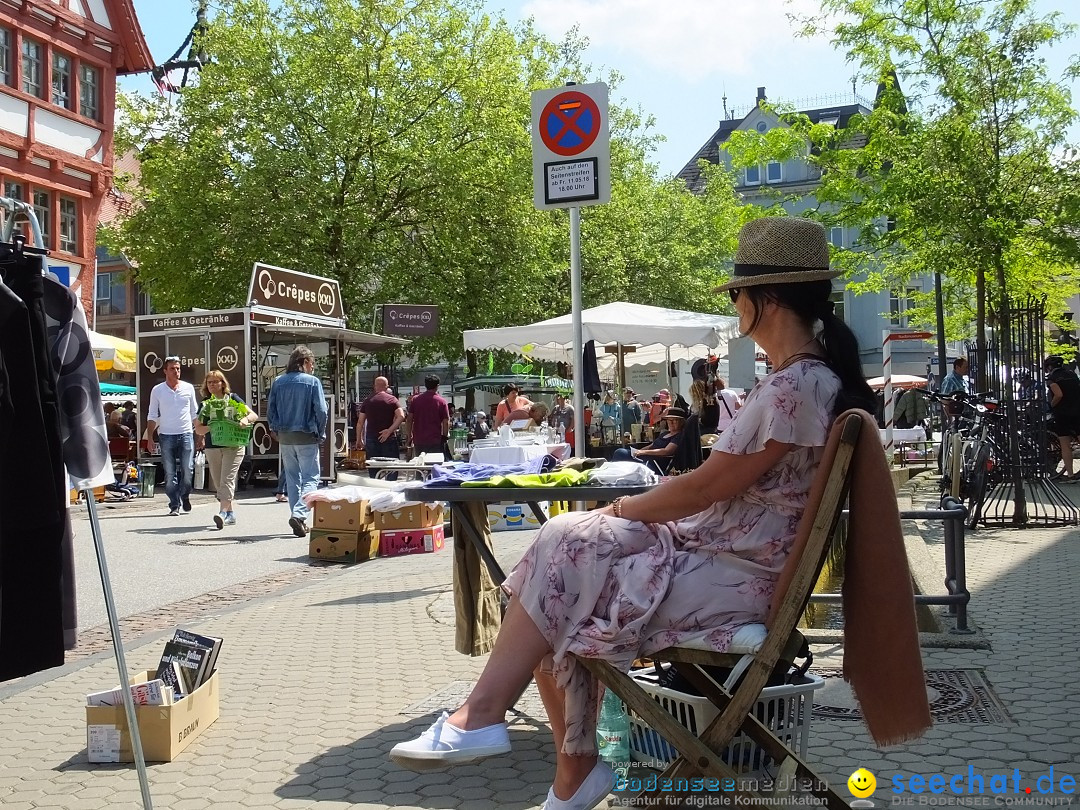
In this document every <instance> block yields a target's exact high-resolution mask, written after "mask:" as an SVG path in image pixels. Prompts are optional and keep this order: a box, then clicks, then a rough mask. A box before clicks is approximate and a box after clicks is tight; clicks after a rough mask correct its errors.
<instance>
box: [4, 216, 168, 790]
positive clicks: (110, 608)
mask: <svg viewBox="0 0 1080 810" xmlns="http://www.w3.org/2000/svg"><path fill="white" fill-rule="evenodd" d="M0 210H3V211H5V212H7V214H8V216H6V217H5V218H4V221H3V225H2V229H0V238H2V239H3V242H4V243H5V244H6V246H8V247H11V248H12V249H13V250H14V251H15V253H16V254H17V255H18V254H23V253H27V254H36V255H41V256H45V255H48V251H47V250H46V249H45V243H44V241H43V240H42V238H41V225H40V223H39V222H38V219H37V215H36V214H35V213H34V209H33V207H32V206H30V205H28V204H27V203H25V202H23V201H21V200H15V199H12V198H10V197H3V196H0ZM16 214H23V215H24V216H26V218H27V220H28V222H29V223H30V231H31V234H32V236H33V240H34V241H33V245H27V244H26V238H25V236H23V234H21V233H14V234H13V230H14V226H15V215H16ZM82 496H83V497H84V498H85V499H86V507H87V511H88V513H89V516H90V534H91V535H92V536H93V538H94V550H95V552H96V554H97V562H98V572H99V573H100V575H101V589H102V592H103V593H104V595H105V611H106V613H107V614H108V617H109V632H110V634H111V636H112V642H113V652H114V653H115V656H116V667H117V670H118V672H119V675H120V691H121V695H122V698H123V703H124V713H125V715H126V716H127V723H128V730H129V733H130V736H131V750H132V753H133V755H134V757H135V769H136V771H137V772H138V777H139V790H140V792H141V793H142V801H143V808H144V810H153V806H154V805H153V799H152V798H151V796H150V781H149V779H148V778H147V773H146V758H145V756H144V755H143V748H142V738H141V737H140V735H139V721H138V717H137V716H136V714H135V701H134V700H133V699H132V697H131V682H130V679H129V678H128V669H127V662H126V660H125V658H124V646H123V644H122V643H121V641H120V622H119V621H118V619H117V616H116V602H115V601H114V599H113V592H112V584H111V581H110V580H109V567H108V564H107V563H106V561H105V546H104V544H103V543H102V537H101V524H100V523H99V522H98V515H97V504H96V503H95V501H94V492H93V490H92V489H84V490H82Z"/></svg>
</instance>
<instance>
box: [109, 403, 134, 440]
mask: <svg viewBox="0 0 1080 810" xmlns="http://www.w3.org/2000/svg"><path fill="white" fill-rule="evenodd" d="M123 418H124V413H123V411H120V410H116V409H114V410H113V412H112V413H110V414H109V418H108V419H107V420H106V421H105V431H106V433H107V435H108V437H109V438H110V439H130V438H131V428H129V427H128V426H127V425H125V424H124V423H123Z"/></svg>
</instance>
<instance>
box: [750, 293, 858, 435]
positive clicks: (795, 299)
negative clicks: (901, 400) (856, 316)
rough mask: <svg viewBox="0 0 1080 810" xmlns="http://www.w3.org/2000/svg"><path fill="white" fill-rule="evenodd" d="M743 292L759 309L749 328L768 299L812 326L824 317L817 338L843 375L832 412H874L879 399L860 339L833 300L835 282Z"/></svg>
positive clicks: (828, 359)
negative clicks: (869, 377)
mask: <svg viewBox="0 0 1080 810" xmlns="http://www.w3.org/2000/svg"><path fill="white" fill-rule="evenodd" d="M741 292H742V293H743V294H749V295H750V296H751V300H752V301H753V302H754V308H755V310H756V311H757V312H756V315H755V318H754V321H753V323H752V324H751V327H750V331H753V329H754V327H756V326H757V322H758V320H759V319H760V317H761V306H760V305H761V302H763V301H765V300H769V299H771V300H773V301H775V302H776V303H777V304H779V305H780V306H782V307H785V308H787V309H790V310H792V311H793V312H794V313H795V314H796V315H798V316H799V318H801V319H802V320H803V321H804V322H805V323H806V325H807V326H810V327H813V325H814V322H815V321H821V324H822V330H821V334H820V335H818V339H819V340H820V342H821V345H822V347H824V349H825V362H826V364H827V365H828V366H829V368H830V369H832V371H833V372H834V373H835V374H836V376H837V377H839V378H840V393H839V394H837V397H836V406H835V411H834V413H833V416H839V415H840V414H841V413H843V412H844V411H846V410H848V409H850V408H861V409H863V410H864V411H866V412H868V413H870V414H871V415H872V414H874V413H875V412H876V410H877V400H876V398H875V397H874V391H873V389H871V388H870V385H869V384H868V383H867V382H866V377H865V376H864V375H863V370H862V363H861V362H860V360H859V342H858V340H857V339H856V338H855V333H854V332H852V331H851V329H850V328H849V327H848V325H847V324H846V323H844V321H843V320H842V319H840V318H838V317H837V316H836V313H835V312H834V306H833V302H832V301H830V300H829V296H830V295H831V294H832V282H830V281H829V280H828V279H825V280H821V281H804V282H801V283H797V284H775V285H773V284H770V285H761V286H750V287H743V288H742V290H741Z"/></svg>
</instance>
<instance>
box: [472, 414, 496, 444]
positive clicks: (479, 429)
mask: <svg viewBox="0 0 1080 810" xmlns="http://www.w3.org/2000/svg"><path fill="white" fill-rule="evenodd" d="M489 433H491V428H490V427H489V426H488V416H487V414H486V413H484V412H483V411H477V412H476V417H475V418H474V419H473V423H472V428H471V429H470V430H469V438H470V439H472V440H473V441H476V440H477V439H486V438H487V437H488V434H489Z"/></svg>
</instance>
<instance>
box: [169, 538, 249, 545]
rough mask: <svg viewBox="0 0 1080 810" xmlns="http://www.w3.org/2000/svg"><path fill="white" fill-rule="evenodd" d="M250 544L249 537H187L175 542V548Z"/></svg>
mask: <svg viewBox="0 0 1080 810" xmlns="http://www.w3.org/2000/svg"><path fill="white" fill-rule="evenodd" d="M250 542H252V540H251V538H249V537H188V538H185V539H183V540H176V541H175V542H174V543H173V545H176V546H235V545H239V544H241V543H250Z"/></svg>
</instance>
